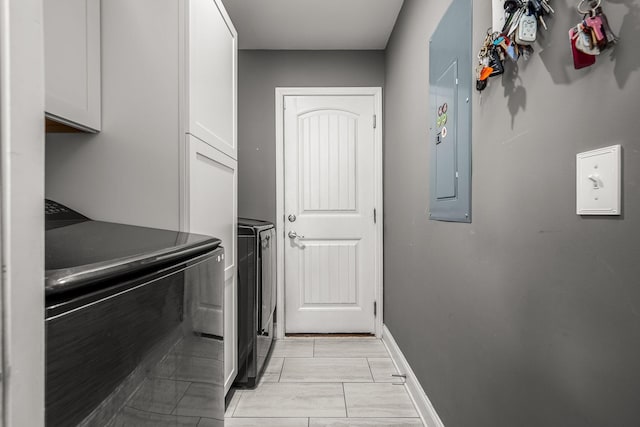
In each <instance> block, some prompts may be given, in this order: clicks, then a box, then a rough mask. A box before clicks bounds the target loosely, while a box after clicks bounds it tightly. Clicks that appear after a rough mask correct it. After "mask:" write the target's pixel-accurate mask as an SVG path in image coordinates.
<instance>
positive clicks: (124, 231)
mask: <svg viewBox="0 0 640 427" xmlns="http://www.w3.org/2000/svg"><path fill="white" fill-rule="evenodd" d="M220 243H221V242H220V239H217V238H215V237H210V236H204V235H200V234H191V233H184V232H180V231H170V230H160V229H155V228H148V227H138V226H133V225H124V224H115V223H110V222H102V221H85V222H81V223H76V224H72V225H68V226H66V227H60V228H54V229H50V230H47V231H46V232H45V270H46V273H45V294H46V295H51V294H55V293H60V292H66V291H69V290H76V289H78V288H80V287H82V286H86V285H90V284H91V283H93V282H96V281H102V280H107V279H113V278H116V277H119V276H123V275H127V274H132V273H135V272H136V271H139V270H142V269H147V268H149V267H152V266H156V265H160V264H168V263H171V262H174V261H176V260H178V259H184V258H185V257H188V256H189V255H196V254H199V253H203V252H207V251H211V250H213V249H216V248H217V247H218V246H219V245H220Z"/></svg>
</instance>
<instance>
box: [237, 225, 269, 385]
mask: <svg viewBox="0 0 640 427" xmlns="http://www.w3.org/2000/svg"><path fill="white" fill-rule="evenodd" d="M275 287H276V230H275V228H274V226H273V224H272V223H269V222H266V221H259V220H250V219H243V218H240V219H239V220H238V375H237V377H236V380H235V382H234V385H235V386H236V387H243V388H253V387H255V386H256V384H257V383H258V380H259V379H260V376H261V374H262V371H263V369H264V365H265V362H266V360H267V357H268V355H269V351H270V349H271V344H272V342H273V333H274V320H275V319H274V316H275V309H276V292H275Z"/></svg>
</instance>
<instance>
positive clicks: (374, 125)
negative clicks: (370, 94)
mask: <svg viewBox="0 0 640 427" xmlns="http://www.w3.org/2000/svg"><path fill="white" fill-rule="evenodd" d="M377 119H378V117H377V116H376V115H375V114H374V115H373V128H374V129H375V128H376V125H377V121H378V120H377Z"/></svg>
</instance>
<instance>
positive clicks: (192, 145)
mask: <svg viewBox="0 0 640 427" xmlns="http://www.w3.org/2000/svg"><path fill="white" fill-rule="evenodd" d="M187 139H188V140H187V145H188V150H189V184H188V186H189V189H188V190H189V202H188V205H189V231H190V232H191V233H198V234H206V235H210V236H215V237H218V238H219V239H221V240H222V246H224V248H225V285H224V360H225V392H226V391H227V390H228V389H229V387H231V384H232V383H233V380H234V379H235V376H236V373H237V364H238V355H237V349H238V332H237V327H238V326H237V294H236V292H237V287H236V282H237V279H236V234H237V216H238V215H237V185H238V178H237V162H236V161H235V160H233V159H231V158H230V157H229V156H227V155H226V154H223V153H221V152H219V151H218V150H216V149H214V148H212V147H210V146H209V145H207V144H205V143H204V142H202V141H200V140H199V139H197V138H194V137H193V136H188V135H187Z"/></svg>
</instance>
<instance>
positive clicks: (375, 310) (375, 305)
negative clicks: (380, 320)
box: [373, 301, 378, 316]
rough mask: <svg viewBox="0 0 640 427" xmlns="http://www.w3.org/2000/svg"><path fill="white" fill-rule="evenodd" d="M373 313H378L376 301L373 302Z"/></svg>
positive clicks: (375, 314)
mask: <svg viewBox="0 0 640 427" xmlns="http://www.w3.org/2000/svg"><path fill="white" fill-rule="evenodd" d="M373 315H374V316H377V315H378V302H377V301H374V302H373Z"/></svg>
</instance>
